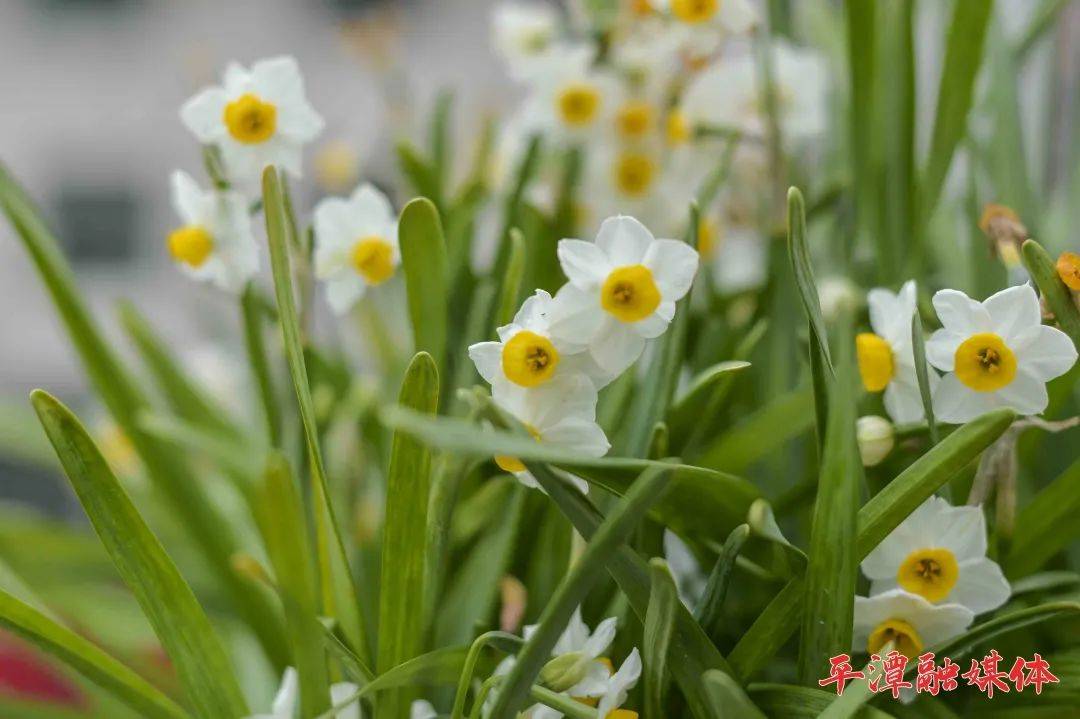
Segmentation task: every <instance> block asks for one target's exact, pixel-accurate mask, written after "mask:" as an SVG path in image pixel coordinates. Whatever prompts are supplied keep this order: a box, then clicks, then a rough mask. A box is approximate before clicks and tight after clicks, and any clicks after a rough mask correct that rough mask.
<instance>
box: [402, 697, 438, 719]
mask: <svg viewBox="0 0 1080 719" xmlns="http://www.w3.org/2000/svg"><path fill="white" fill-rule="evenodd" d="M438 716H439V715H438V713H437V712H436V711H435V707H433V706H431V702H429V701H425V700H424V699H417V700H415V701H414V702H413V703H412V705H411V706H410V707H409V719H436V717H438Z"/></svg>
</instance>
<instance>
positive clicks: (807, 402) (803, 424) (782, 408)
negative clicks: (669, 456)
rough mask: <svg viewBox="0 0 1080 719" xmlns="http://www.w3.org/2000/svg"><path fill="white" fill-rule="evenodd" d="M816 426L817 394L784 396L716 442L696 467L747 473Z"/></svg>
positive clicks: (696, 460) (804, 392)
mask: <svg viewBox="0 0 1080 719" xmlns="http://www.w3.org/2000/svg"><path fill="white" fill-rule="evenodd" d="M813 426H814V395H813V393H812V392H810V391H809V390H807V389H800V390H795V391H794V392H790V393H788V394H784V395H781V396H779V397H777V398H776V399H774V400H772V401H771V402H769V403H768V404H766V405H764V406H763V407H761V408H760V409H757V410H755V411H754V412H753V413H752V414H750V416H748V417H746V418H745V419H743V420H742V421H741V422H739V423H738V424H736V425H735V426H734V427H732V428H731V429H729V430H728V431H727V432H723V433H722V434H720V435H719V436H718V437H717V438H716V440H715V441H714V442H712V443H711V444H709V445H707V446H705V447H704V448H703V449H702V451H701V453H700V455H699V456H697V457H691V456H688V457H687V459H689V460H692V461H693V462H694V464H697V465H700V466H702V467H711V468H713V469H719V470H723V471H725V472H736V473H738V472H743V471H745V470H746V469H747V468H748V467H750V466H751V465H753V464H754V463H755V462H758V461H760V460H762V459H764V458H765V457H768V456H769V455H771V454H772V453H774V452H776V451H778V450H779V449H780V448H781V447H782V446H784V445H785V444H786V443H787V442H789V441H790V440H792V439H794V438H795V437H798V436H800V435H802V434H803V433H804V432H806V431H807V430H809V429H810V428H811V427H813Z"/></svg>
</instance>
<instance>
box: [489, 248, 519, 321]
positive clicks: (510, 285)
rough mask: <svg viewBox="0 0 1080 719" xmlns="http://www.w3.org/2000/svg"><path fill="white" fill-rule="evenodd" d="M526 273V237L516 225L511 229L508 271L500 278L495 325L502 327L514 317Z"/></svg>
mask: <svg viewBox="0 0 1080 719" xmlns="http://www.w3.org/2000/svg"><path fill="white" fill-rule="evenodd" d="M524 274H525V237H524V235H522V234H521V230H519V229H517V228H516V227H515V228H513V229H511V230H510V255H509V259H508V260H507V263H506V272H505V273H503V275H502V277H501V279H500V283H501V284H500V287H499V305H498V307H499V309H498V311H497V312H496V314H495V326H496V327H501V326H502V325H505V324H507V323H508V322H510V320H512V319H514V313H515V312H517V309H518V304H519V302H518V298H519V297H520V296H521V279H522V277H523V276H524Z"/></svg>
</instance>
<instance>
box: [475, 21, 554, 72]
mask: <svg viewBox="0 0 1080 719" xmlns="http://www.w3.org/2000/svg"><path fill="white" fill-rule="evenodd" d="M558 25H559V15H558V12H557V11H556V10H555V7H554V6H553V5H548V4H544V3H539V2H503V3H500V4H498V5H496V6H495V8H494V9H493V10H492V13H491V40H492V45H494V47H495V49H496V50H497V51H498V53H499V55H500V56H502V59H503V60H505V61H506V65H507V68H508V69H509V71H510V76H511V77H513V78H514V79H516V80H528V79H530V78H531V77H532V76H534V75H535V74H536V73H537V72H538V71H539V70H540V69H541V63H540V61H541V60H542V59H543V58H544V57H545V56H546V55H547V53H548V51H549V50H550V49H551V45H552V43H553V42H554V40H555V33H556V31H557V30H558Z"/></svg>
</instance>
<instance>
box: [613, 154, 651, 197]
mask: <svg viewBox="0 0 1080 719" xmlns="http://www.w3.org/2000/svg"><path fill="white" fill-rule="evenodd" d="M613 170H614V174H615V187H617V188H618V189H619V191H620V192H621V193H623V194H624V195H629V196H630V197H641V196H642V195H644V194H647V193H648V191H649V188H650V187H651V186H652V182H653V177H654V176H655V175H656V165H655V163H653V161H652V158H651V157H649V156H648V155H646V154H643V153H640V152H624V153H623V154H621V155H619V157H618V159H616V160H615V167H614V168H613Z"/></svg>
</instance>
